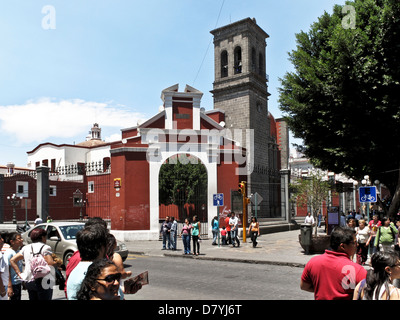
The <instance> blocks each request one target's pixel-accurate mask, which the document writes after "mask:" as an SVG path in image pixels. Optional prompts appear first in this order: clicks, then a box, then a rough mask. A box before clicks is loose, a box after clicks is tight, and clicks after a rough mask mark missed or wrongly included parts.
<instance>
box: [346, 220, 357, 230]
mask: <svg viewBox="0 0 400 320" xmlns="http://www.w3.org/2000/svg"><path fill="white" fill-rule="evenodd" d="M347 226H348V227H349V228H350V229H353V230H355V228H356V226H357V225H356V219H354V218H349V220H347Z"/></svg>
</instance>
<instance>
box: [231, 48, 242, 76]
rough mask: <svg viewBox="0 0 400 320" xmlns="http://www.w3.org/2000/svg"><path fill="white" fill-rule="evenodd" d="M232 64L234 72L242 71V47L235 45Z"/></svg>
mask: <svg viewBox="0 0 400 320" xmlns="http://www.w3.org/2000/svg"><path fill="white" fill-rule="evenodd" d="M234 56H235V60H234V62H235V63H234V65H233V68H234V70H235V74H238V73H242V48H241V47H236V48H235V51H234Z"/></svg>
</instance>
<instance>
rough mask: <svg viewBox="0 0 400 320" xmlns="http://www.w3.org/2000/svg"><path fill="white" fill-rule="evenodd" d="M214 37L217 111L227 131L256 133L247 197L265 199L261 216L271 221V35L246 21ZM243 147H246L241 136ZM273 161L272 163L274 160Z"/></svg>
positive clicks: (214, 84) (229, 26)
mask: <svg viewBox="0 0 400 320" xmlns="http://www.w3.org/2000/svg"><path fill="white" fill-rule="evenodd" d="M211 34H212V35H213V36H214V66H215V70H214V83H213V90H212V91H211V93H212V94H213V98H214V109H220V110H223V111H224V112H225V123H226V129H230V130H232V132H233V130H235V129H242V130H243V132H244V131H245V130H248V129H250V130H252V132H253V133H254V136H253V137H254V139H253V141H254V147H253V151H252V154H253V164H252V167H253V171H252V173H250V174H249V175H248V176H247V185H248V190H247V192H248V194H251V193H253V194H254V193H255V192H257V193H258V194H260V195H261V197H262V198H263V201H262V203H261V204H260V210H259V211H258V212H259V214H261V215H262V216H266V217H269V216H271V215H270V214H271V213H270V200H271V192H270V191H269V185H270V184H271V183H270V179H269V173H270V172H271V170H270V164H269V154H270V153H271V152H270V150H269V148H270V144H271V139H270V121H269V117H268V96H269V95H270V94H269V93H268V86H267V82H268V76H267V74H266V46H267V44H266V39H267V38H269V35H268V34H267V33H266V32H265V31H264V30H262V29H261V28H260V27H259V26H258V25H257V23H256V20H255V19H254V18H253V19H251V18H246V19H243V20H240V21H237V22H234V23H232V24H229V25H226V26H223V27H221V28H218V29H215V30H212V31H211ZM242 137H243V139H242V146H243V147H246V148H248V147H250V146H247V145H246V143H245V141H246V139H245V134H244V133H243V134H242ZM271 160H272V159H271Z"/></svg>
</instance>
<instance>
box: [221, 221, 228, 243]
mask: <svg viewBox="0 0 400 320" xmlns="http://www.w3.org/2000/svg"><path fill="white" fill-rule="evenodd" d="M226 234H227V231H226V228H225V226H224V227H222V230H221V241H222V245H223V246H226V245H227V241H226Z"/></svg>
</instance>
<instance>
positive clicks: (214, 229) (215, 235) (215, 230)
mask: <svg viewBox="0 0 400 320" xmlns="http://www.w3.org/2000/svg"><path fill="white" fill-rule="evenodd" d="M211 231H212V234H213V241H212V244H213V245H214V246H215V245H216V244H217V238H218V234H219V223H218V217H217V216H215V217H214V218H213V219H212V221H211Z"/></svg>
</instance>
